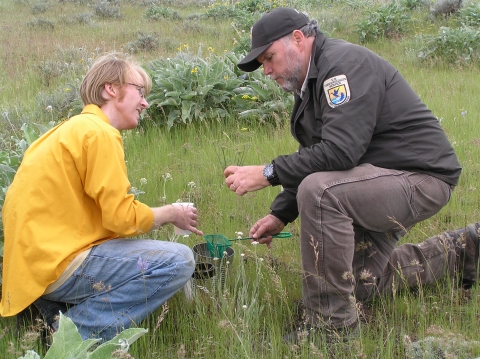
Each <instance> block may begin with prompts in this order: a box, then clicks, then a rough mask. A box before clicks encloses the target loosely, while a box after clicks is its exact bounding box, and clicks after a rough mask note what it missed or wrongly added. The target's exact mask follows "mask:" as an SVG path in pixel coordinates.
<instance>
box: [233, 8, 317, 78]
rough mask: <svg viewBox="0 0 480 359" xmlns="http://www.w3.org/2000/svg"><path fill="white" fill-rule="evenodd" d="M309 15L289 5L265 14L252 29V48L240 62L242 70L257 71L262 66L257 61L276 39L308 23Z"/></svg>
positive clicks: (239, 65) (239, 66)
mask: <svg viewBox="0 0 480 359" xmlns="http://www.w3.org/2000/svg"><path fill="white" fill-rule="evenodd" d="M307 23H308V17H307V16H305V15H304V14H302V13H301V12H299V11H297V10H295V9H292V8H287V7H280V8H277V9H275V10H272V11H270V12H267V13H266V14H265V15H263V16H262V17H261V18H260V20H258V21H257V22H256V23H255V24H253V27H252V31H251V37H252V39H251V50H250V53H248V55H247V56H245V57H244V58H243V59H242V60H241V61H240V62H239V63H238V65H237V66H238V68H239V69H240V70H242V71H246V72H251V71H255V70H256V69H258V68H259V67H260V66H261V63H260V62H258V61H257V57H258V56H260V55H261V54H262V53H263V52H264V51H265V50H266V49H268V48H269V47H270V45H272V44H273V42H274V41H276V40H278V39H280V38H281V37H283V36H285V35H288V34H290V33H291V32H293V31H294V30H298V29H300V28H302V27H303V26H305V25H307Z"/></svg>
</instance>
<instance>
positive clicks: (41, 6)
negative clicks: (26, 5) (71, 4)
mask: <svg viewBox="0 0 480 359" xmlns="http://www.w3.org/2000/svg"><path fill="white" fill-rule="evenodd" d="M49 7H50V5H48V4H47V3H38V4H35V5H33V6H32V8H31V9H30V12H31V13H32V14H34V15H36V14H42V13H44V12H47V11H48V9H49Z"/></svg>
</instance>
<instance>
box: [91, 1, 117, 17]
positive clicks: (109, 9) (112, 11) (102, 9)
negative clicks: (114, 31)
mask: <svg viewBox="0 0 480 359" xmlns="http://www.w3.org/2000/svg"><path fill="white" fill-rule="evenodd" d="M93 8H94V11H95V15H97V16H98V17H101V18H104V19H108V18H114V19H117V18H119V17H120V0H99V1H97V2H96V3H95V5H94V7H93Z"/></svg>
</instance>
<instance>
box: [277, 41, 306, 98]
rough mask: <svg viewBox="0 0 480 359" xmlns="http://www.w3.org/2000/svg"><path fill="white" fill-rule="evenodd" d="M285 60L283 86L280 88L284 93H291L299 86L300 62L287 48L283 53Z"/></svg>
mask: <svg viewBox="0 0 480 359" xmlns="http://www.w3.org/2000/svg"><path fill="white" fill-rule="evenodd" d="M285 57H286V60H287V69H286V71H285V75H284V76H282V77H283V80H284V81H283V85H281V86H280V87H281V88H282V90H283V91H285V92H293V91H295V90H297V89H298V87H299V85H300V73H301V72H302V65H301V63H302V61H301V58H300V56H299V55H298V54H297V53H296V52H294V51H293V50H291V49H290V46H287V51H286V53H285Z"/></svg>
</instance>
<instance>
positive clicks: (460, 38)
mask: <svg viewBox="0 0 480 359" xmlns="http://www.w3.org/2000/svg"><path fill="white" fill-rule="evenodd" d="M421 38H422V39H423V41H424V43H425V45H424V46H423V48H422V49H421V50H420V51H419V54H418V56H419V57H420V58H421V59H423V60H430V59H436V60H441V61H443V62H444V63H447V64H456V63H473V62H476V61H478V60H479V50H480V30H478V29H476V28H473V27H469V26H463V27H461V28H458V29H452V28H450V27H441V28H440V31H439V34H438V35H424V36H422V37H421Z"/></svg>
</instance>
